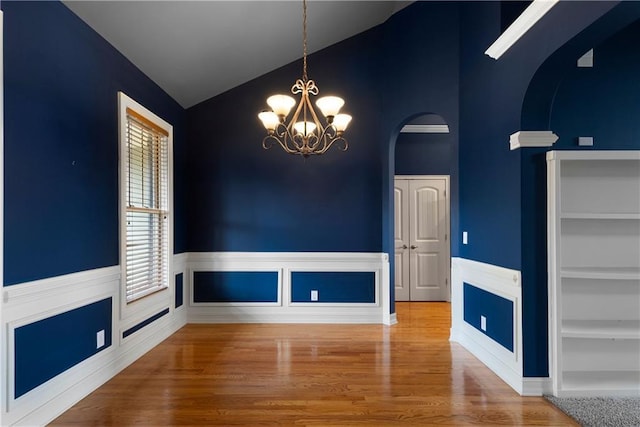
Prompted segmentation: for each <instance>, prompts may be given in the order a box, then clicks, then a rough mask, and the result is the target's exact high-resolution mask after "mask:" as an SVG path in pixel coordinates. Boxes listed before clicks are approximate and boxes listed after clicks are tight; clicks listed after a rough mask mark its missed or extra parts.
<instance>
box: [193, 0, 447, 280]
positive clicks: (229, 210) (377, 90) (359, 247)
mask: <svg viewBox="0 0 640 427" xmlns="http://www.w3.org/2000/svg"><path fill="white" fill-rule="evenodd" d="M458 44H459V39H458V5H457V4H455V3H448V2H444V3H435V2H419V3H415V4H413V5H411V6H409V7H408V8H406V9H405V10H402V11H401V12H399V13H397V14H396V15H394V16H393V17H392V18H391V19H390V20H389V21H387V22H386V23H385V24H383V25H381V26H378V27H376V28H374V29H372V30H369V31H367V32H365V33H363V34H360V35H358V36H355V37H353V38H351V39H348V40H346V41H344V42H341V43H339V44H337V45H334V46H331V47H329V48H327V49H325V50H323V51H321V52H318V53H316V54H314V55H312V56H311V57H310V58H309V73H310V78H312V79H315V80H316V83H317V84H318V86H319V88H320V94H321V95H322V94H324V93H329V92H330V93H335V94H340V95H341V96H343V97H344V98H345V99H346V105H345V107H344V110H345V111H347V112H349V113H351V114H352V115H353V117H354V119H353V122H352V123H351V125H350V128H349V132H348V135H347V137H348V139H349V143H350V148H349V150H348V151H347V152H345V153H343V152H338V151H331V152H329V153H328V154H325V155H324V156H322V157H318V158H310V159H308V160H306V161H305V160H303V159H301V158H296V157H292V156H289V155H286V154H285V153H283V152H282V150H280V149H279V148H277V147H274V148H272V149H271V151H267V152H265V151H264V150H263V149H262V147H261V140H262V135H263V134H264V130H263V128H262V127H261V125H260V123H259V121H258V120H257V119H256V118H255V114H257V112H259V111H260V110H261V109H263V108H266V104H265V99H266V98H267V96H268V95H270V94H272V93H278V92H285V93H286V92H287V91H288V90H289V88H290V87H291V85H292V84H293V82H294V81H295V79H297V78H299V77H300V74H301V64H300V62H296V63H293V64H289V65H288V66H285V67H283V68H281V69H278V70H276V71H274V72H272V73H269V74H267V75H265V76H262V77H260V78H258V79H256V80H254V81H251V82H248V83H246V84H244V85H242V86H240V87H237V88H234V89H232V90H230V91H229V92H226V93H224V94H222V95H219V96H217V97H215V98H212V99H210V100H208V101H205V102H203V103H201V104H199V105H197V106H195V107H192V108H190V109H189V110H188V124H189V126H188V127H189V156H188V164H189V174H190V175H189V182H190V184H191V185H190V186H189V188H190V190H189V200H191V201H192V202H191V204H190V207H189V212H188V223H189V230H188V248H189V250H190V251H215V250H219V251H340V252H341V251H346V252H348V251H357V252H381V251H384V252H388V253H393V197H392V190H393V176H394V151H395V139H396V137H397V134H398V131H399V129H400V127H401V126H402V125H403V124H404V123H406V122H407V121H408V120H409V119H411V118H412V117H414V116H415V115H418V114H420V113H427V112H434V113H437V114H439V115H441V116H442V117H443V118H444V119H445V120H446V122H447V123H448V124H449V126H450V128H451V134H450V138H451V141H453V142H452V144H453V145H454V146H455V147H454V149H453V150H454V154H452V157H453V158H455V157H457V132H458V130H457V129H458V116H457V111H458ZM323 90H326V91H327V92H323ZM451 167H452V168H455V167H457V162H453V164H452V165H451ZM456 189H457V182H453V180H452V192H456ZM456 200H457V199H456ZM451 210H452V228H455V227H457V219H456V218H457V202H456V205H455V206H454V205H453V203H452V209H451ZM453 251H454V254H455V252H456V248H454V249H453ZM392 275H393V266H392Z"/></svg>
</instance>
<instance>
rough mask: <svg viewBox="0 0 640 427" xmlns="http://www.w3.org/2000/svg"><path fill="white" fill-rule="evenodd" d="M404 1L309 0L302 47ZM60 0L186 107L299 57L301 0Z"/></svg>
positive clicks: (378, 19) (347, 32) (365, 24)
mask: <svg viewBox="0 0 640 427" xmlns="http://www.w3.org/2000/svg"><path fill="white" fill-rule="evenodd" d="M410 3H412V2H411V1H399V0H395V1H375V0H374V1H329V0H308V2H307V15H308V20H307V21H308V28H307V33H308V50H309V53H312V52H314V51H317V50H320V49H322V48H324V47H327V46H330V45H332V44H334V43H336V42H339V41H341V40H344V39H346V38H349V37H350V36H352V35H355V34H358V33H360V32H362V31H365V30H367V29H369V28H371V27H374V26H376V25H378V24H381V23H382V22H384V21H386V20H387V18H389V17H390V16H391V15H392V14H394V13H395V12H397V11H398V10H400V9H402V8H403V7H405V6H407V5H408V4H410ZM64 4H65V5H66V6H67V7H68V8H69V9H71V10H72V11H73V12H74V13H75V14H76V15H78V16H79V17H80V18H81V19H82V20H84V21H85V22H86V23H87V24H89V25H90V26H91V27H92V28H93V29H94V30H96V31H97V32H98V33H99V34H100V35H102V37H104V38H105V39H106V40H107V41H109V42H110V43H111V44H112V45H113V46H114V47H115V48H116V49H118V50H119V51H120V52H121V53H122V54H123V55H124V56H126V57H127V58H128V59H129V60H130V61H131V62H133V63H134V64H135V65H136V66H137V67H138V68H140V69H141V70H142V71H143V72H144V73H145V74H146V75H147V76H149V77H150V78H151V79H152V80H153V81H155V82H156V83H157V84H158V85H159V86H160V87H162V88H163V89H164V90H165V91H166V92H167V93H168V94H169V95H171V96H172V97H173V98H174V99H175V100H176V101H178V102H179V103H180V104H181V105H182V106H183V107H185V108H188V107H190V106H193V105H195V104H197V103H199V102H201V101H204V100H206V99H209V98H211V97H212V96H215V95H218V94H220V93H222V92H224V91H226V90H228V89H231V88H233V87H235V86H238V85H240V84H242V83H245V82H247V81H249V80H251V79H253V78H255V77H258V76H261V75H263V74H265V73H267V72H269V71H272V70H274V69H276V68H278V67H281V66H283V65H285V64H288V63H290V62H292V61H294V60H296V59H298V58H300V57H302V1H293V0H288V1H284V0H279V1H271V0H262V1H245V0H240V1H239V0H236V1H213V0H211V1H188V0H173V1H157V0H138V1H131V0H129V1H114V0H108V1H97V0H88V1H81V0H64Z"/></svg>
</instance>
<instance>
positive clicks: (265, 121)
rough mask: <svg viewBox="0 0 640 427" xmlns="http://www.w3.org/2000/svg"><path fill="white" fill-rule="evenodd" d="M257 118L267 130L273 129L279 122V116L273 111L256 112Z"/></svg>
mask: <svg viewBox="0 0 640 427" xmlns="http://www.w3.org/2000/svg"><path fill="white" fill-rule="evenodd" d="M258 118H259V119H260V121H261V122H262V125H263V126H264V127H265V129H267V130H268V131H273V130H275V129H276V127H277V126H278V124H280V118H279V117H278V115H277V114H276V113H274V112H273V111H263V112H262V113H260V114H258Z"/></svg>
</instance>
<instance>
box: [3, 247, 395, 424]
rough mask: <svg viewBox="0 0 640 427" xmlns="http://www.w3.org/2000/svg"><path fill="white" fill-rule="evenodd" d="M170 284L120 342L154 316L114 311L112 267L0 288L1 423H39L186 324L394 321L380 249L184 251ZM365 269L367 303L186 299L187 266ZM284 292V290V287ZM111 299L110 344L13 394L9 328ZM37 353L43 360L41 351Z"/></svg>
mask: <svg viewBox="0 0 640 427" xmlns="http://www.w3.org/2000/svg"><path fill="white" fill-rule="evenodd" d="M172 262H173V265H172V274H171V284H172V286H170V289H168V290H167V291H163V292H166V297H165V301H166V304H165V305H164V306H163V307H164V308H165V309H166V308H169V313H168V314H167V315H164V316H162V317H160V318H159V319H158V320H156V321H154V322H152V323H150V324H149V325H147V326H145V327H144V328H142V329H140V330H139V331H137V332H135V333H133V334H131V335H130V336H129V337H127V338H126V339H123V338H122V332H123V331H125V330H127V329H128V328H130V327H132V326H135V324H136V322H138V323H139V322H142V321H143V320H145V316H148V315H149V314H154V313H153V311H148V310H145V312H144V313H142V314H141V316H134V317H126V318H122V316H121V307H120V306H119V304H120V280H121V273H120V268H119V267H118V266H114V267H106V268H100V269H95V270H89V271H83V272H79V273H73V274H68V275H64V276H59V277H52V278H47V279H43V280H37V281H33V282H28V283H22V284H18V285H13V286H6V287H4V288H3V290H2V292H3V296H2V310H1V315H2V331H3V334H2V340H1V341H2V342H1V345H2V355H3V358H2V367H1V368H2V370H3V372H6V373H7V375H2V384H1V387H2V391H3V393H2V394H3V396H4V398H3V399H2V402H1V405H2V418H1V423H0V424H2V425H25V426H33V425H45V424H47V423H49V422H50V421H52V420H53V419H55V418H56V417H57V416H58V415H60V414H61V413H63V412H64V411H65V410H67V409H68V408H70V407H71V406H73V405H74V404H75V403H77V402H78V401H79V400H81V399H82V398H84V397H85V396H87V395H88V394H89V393H91V392H92V391H94V390H95V389H96V388H98V387H99V386H100V385H102V384H104V383H105V382H106V381H108V380H109V379H111V378H112V377H113V376H115V375H116V374H117V373H118V372H120V371H121V370H122V369H124V368H126V367H127V366H128V365H129V364H131V363H133V362H134V361H135V360H137V359H138V358H139V357H141V356H142V355H144V354H145V353H146V352H147V351H149V350H151V349H152V348H153V347H155V346H156V345H158V344H159V343H160V342H162V341H163V340H165V339H166V338H168V337H169V336H170V335H171V334H173V333H174V332H175V331H177V330H178V329H180V328H181V327H182V326H184V325H185V324H186V323H187V320H189V321H190V322H194V323H195V322H226V323H228V322H296V323H303V322H323V323H327V322H332V323H336V322H339V323H383V324H387V325H390V324H394V323H396V317H395V313H394V314H390V313H389V310H390V295H389V259H388V255H387V254H380V253H275V254H274V253H237V252H232V253H183V254H179V255H175V256H174V257H173V260H172ZM274 268H275V269H277V270H278V271H282V274H281V276H280V277H281V278H282V279H281V280H282V282H283V284H285V285H286V284H287V283H288V282H287V280H285V279H284V278H285V277H288V275H289V273H290V272H291V271H331V272H333V271H336V272H341V271H347V272H349V271H370V272H374V273H375V278H376V284H375V286H376V301H375V303H373V304H323V305H316V304H300V303H298V304H290V299H288V298H281V301H282V304H281V305H279V306H277V307H260V306H258V307H256V306H250V305H247V306H243V305H237V304H235V305H216V306H204V307H199V306H197V305H194V304H193V303H191V302H190V301H191V300H192V298H191V291H190V290H191V286H192V280H191V275H192V272H193V271H243V270H245V271H246V270H256V269H259V270H260V269H266V270H270V269H274ZM179 273H183V289H184V298H183V305H182V306H181V307H179V308H177V309H175V308H174V305H175V304H174V302H175V287H174V286H173V283H174V280H175V275H176V274H179ZM283 293H284V290H283ZM105 298H111V299H112V336H111V346H110V347H109V348H107V349H105V350H103V351H100V352H99V353H97V354H95V355H93V356H91V357H89V358H88V359H85V360H84V361H82V362H80V363H78V364H77V365H75V366H73V367H72V368H70V369H68V370H66V371H64V372H62V373H61V374H59V375H57V376H55V377H54V378H52V379H50V380H48V381H46V382H45V383H44V384H41V385H40V386H38V387H37V388H35V389H33V390H31V391H29V392H27V393H26V394H24V395H22V396H20V397H19V398H17V399H15V398H14V367H15V360H14V354H15V353H14V341H13V337H14V331H15V329H16V328H18V327H20V326H23V325H27V324H30V323H32V322H36V321H39V320H42V319H47V318H49V317H51V316H55V315H58V314H61V313H65V312H67V311H70V310H73V309H76V308H80V307H83V306H85V305H87V304H91V303H93V302H96V301H100V300H103V299H105ZM43 357H46V355H45V354H43Z"/></svg>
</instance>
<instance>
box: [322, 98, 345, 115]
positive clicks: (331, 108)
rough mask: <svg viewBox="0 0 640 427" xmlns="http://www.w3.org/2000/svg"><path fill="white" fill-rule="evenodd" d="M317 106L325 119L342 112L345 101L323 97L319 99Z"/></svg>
mask: <svg viewBox="0 0 640 427" xmlns="http://www.w3.org/2000/svg"><path fill="white" fill-rule="evenodd" d="M316 105H317V106H318V108H319V109H320V111H322V114H324V116H325V117H333V116H335V115H336V114H338V113H339V112H340V108H342V106H343V105H344V100H343V99H342V98H339V97H337V96H323V97H322V98H318V100H317V101H316Z"/></svg>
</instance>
